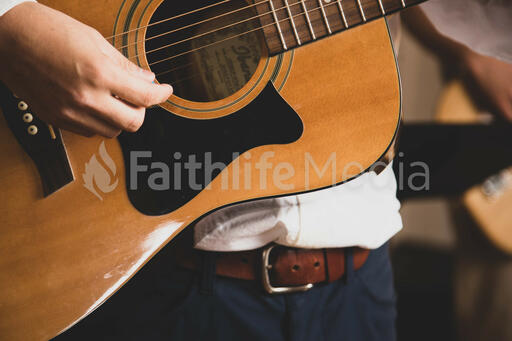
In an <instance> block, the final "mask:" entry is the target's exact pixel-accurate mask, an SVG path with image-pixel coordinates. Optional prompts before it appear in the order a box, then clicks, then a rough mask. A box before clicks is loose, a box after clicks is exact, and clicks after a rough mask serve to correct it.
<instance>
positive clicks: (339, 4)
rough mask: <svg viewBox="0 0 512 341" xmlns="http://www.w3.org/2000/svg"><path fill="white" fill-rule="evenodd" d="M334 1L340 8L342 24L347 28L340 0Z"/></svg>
mask: <svg viewBox="0 0 512 341" xmlns="http://www.w3.org/2000/svg"><path fill="white" fill-rule="evenodd" d="M336 2H337V3H338V8H339V9H340V13H341V18H342V19H343V25H345V28H348V22H347V17H346V16H345V10H343V5H342V4H341V0H336Z"/></svg>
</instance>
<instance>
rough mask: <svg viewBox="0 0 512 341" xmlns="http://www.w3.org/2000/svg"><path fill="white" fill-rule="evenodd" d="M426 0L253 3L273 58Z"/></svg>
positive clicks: (267, 0)
mask: <svg viewBox="0 0 512 341" xmlns="http://www.w3.org/2000/svg"><path fill="white" fill-rule="evenodd" d="M423 1H424V0H254V2H255V3H256V4H261V5H257V6H256V10H257V12H258V14H259V15H260V18H259V20H260V24H261V26H262V27H263V32H264V35H265V39H266V43H267V47H268V51H269V55H271V56H274V55H276V54H278V53H283V52H286V51H289V50H291V49H294V48H296V47H300V46H304V45H306V44H308V43H310V42H313V41H315V40H318V39H322V38H324V37H326V36H329V35H331V34H335V33H337V32H340V31H344V30H346V29H350V28H352V27H354V26H358V25H361V24H365V23H367V22H370V21H372V20H375V19H378V18H382V17H383V16H386V15H389V14H391V13H395V12H398V11H400V10H402V7H403V6H404V4H405V7H406V8H408V7H411V6H413V5H416V4H418V3H421V2H423Z"/></svg>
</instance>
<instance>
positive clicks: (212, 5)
mask: <svg viewBox="0 0 512 341" xmlns="http://www.w3.org/2000/svg"><path fill="white" fill-rule="evenodd" d="M230 1H232V0H223V1H221V2H216V3H214V4H210V5H207V6H204V7H201V8H197V9H195V10H192V11H189V12H186V13H181V14H178V15H175V16H173V17H170V18H166V19H163V20H160V21H157V22H154V23H151V24H149V25H146V26H141V27H137V28H134V29H131V30H129V31H126V32H123V33H118V34H114V35H113V36H109V37H105V39H106V40H109V39H113V38H116V37H119V36H122V35H125V34H128V33H131V32H135V31H138V30H142V29H144V28H146V27H150V26H155V25H158V24H161V23H164V22H167V21H171V20H176V19H178V18H182V17H184V16H187V15H190V14H193V13H197V12H200V11H203V10H206V9H208V8H212V7H215V6H220V5H222V4H225V3H227V2H230Z"/></svg>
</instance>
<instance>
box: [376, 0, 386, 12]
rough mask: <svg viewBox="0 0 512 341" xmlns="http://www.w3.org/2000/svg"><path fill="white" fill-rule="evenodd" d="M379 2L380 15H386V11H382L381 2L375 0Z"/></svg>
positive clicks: (380, 0)
mask: <svg viewBox="0 0 512 341" xmlns="http://www.w3.org/2000/svg"><path fill="white" fill-rule="evenodd" d="M377 1H378V2H379V7H380V12H381V13H382V15H386V11H385V10H384V5H383V4H382V0H377Z"/></svg>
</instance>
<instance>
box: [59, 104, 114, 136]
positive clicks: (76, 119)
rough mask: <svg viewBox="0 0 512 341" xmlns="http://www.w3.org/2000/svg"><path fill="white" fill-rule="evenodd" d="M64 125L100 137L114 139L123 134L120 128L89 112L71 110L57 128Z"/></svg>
mask: <svg viewBox="0 0 512 341" xmlns="http://www.w3.org/2000/svg"><path fill="white" fill-rule="evenodd" d="M63 125H69V126H71V127H74V128H73V129H74V130H82V131H85V132H86V133H88V134H93V135H100V136H103V137H106V138H113V137H116V136H118V135H119V134H120V133H121V130H120V129H119V128H117V127H116V126H114V125H112V124H110V123H108V122H106V121H104V120H102V119H100V118H98V117H96V116H95V115H93V114H92V113H91V112H90V111H89V110H81V111H74V110H69V111H68V112H66V115H65V116H64V117H63V118H62V119H61V120H60V122H59V123H58V124H57V126H63ZM81 135H84V134H81ZM84 136H87V135H84Z"/></svg>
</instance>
